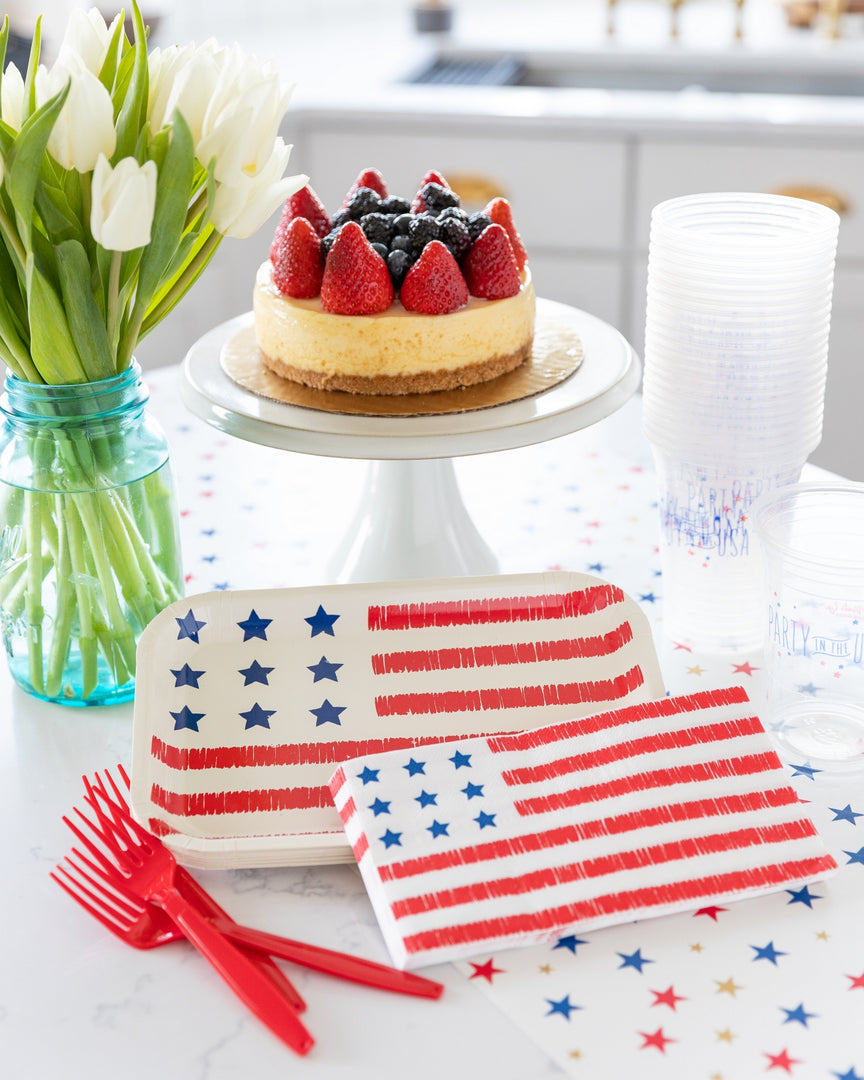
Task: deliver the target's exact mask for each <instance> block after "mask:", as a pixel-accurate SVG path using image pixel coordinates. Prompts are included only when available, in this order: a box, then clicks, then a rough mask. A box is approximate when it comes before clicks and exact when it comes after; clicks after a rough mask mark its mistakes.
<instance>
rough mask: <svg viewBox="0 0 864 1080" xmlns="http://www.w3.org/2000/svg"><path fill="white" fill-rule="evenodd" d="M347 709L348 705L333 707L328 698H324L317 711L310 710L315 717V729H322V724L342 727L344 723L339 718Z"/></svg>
mask: <svg viewBox="0 0 864 1080" xmlns="http://www.w3.org/2000/svg"><path fill="white" fill-rule="evenodd" d="M347 708H348V706H347V705H331V704H330V702H329V701H328V700H327V698H324V701H323V702H322V704H321V705H320V706H319V707H318V708H317V709H310V710H309V712H311V713H312V715H313V716H314V717H315V727H321V725H322V724H337V725H338V726H339V727H341V726H342V721H341V720H340V719H339V717H340V715H341V714H342V713H343V712H345V710H346V709H347Z"/></svg>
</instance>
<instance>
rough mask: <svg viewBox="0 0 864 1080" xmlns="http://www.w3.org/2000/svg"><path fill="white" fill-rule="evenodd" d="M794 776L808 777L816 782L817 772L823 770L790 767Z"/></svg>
mask: <svg viewBox="0 0 864 1080" xmlns="http://www.w3.org/2000/svg"><path fill="white" fill-rule="evenodd" d="M789 768H790V769H792V770H793V771H792V775H793V776H806V777H807V778H808V779H809V780H814V779H815V778H816V777H815V774H816V773H817V772H822V770H821V769H814V768H812V767H811V766H810V765H790V766H789Z"/></svg>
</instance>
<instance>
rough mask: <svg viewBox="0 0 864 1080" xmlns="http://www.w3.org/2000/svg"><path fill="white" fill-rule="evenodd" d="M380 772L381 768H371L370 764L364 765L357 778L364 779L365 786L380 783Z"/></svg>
mask: <svg viewBox="0 0 864 1080" xmlns="http://www.w3.org/2000/svg"><path fill="white" fill-rule="evenodd" d="M379 772H381V770H380V769H370V768H369V766H368V765H364V766H363V772H358V773H357V779H358V780H362V781H363V787H366V785H367V784H378V783H380V781H379V779H378V773H379Z"/></svg>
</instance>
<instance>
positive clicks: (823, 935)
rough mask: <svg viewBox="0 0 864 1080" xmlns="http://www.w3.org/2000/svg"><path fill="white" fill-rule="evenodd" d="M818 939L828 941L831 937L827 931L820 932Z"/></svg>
mask: <svg viewBox="0 0 864 1080" xmlns="http://www.w3.org/2000/svg"><path fill="white" fill-rule="evenodd" d="M816 937H817V938H819V940H820V941H827V940H828V938H829V937H831V935H830V934H829V933H828V931H827V930H820V931H819V933H818V934H817V935H816Z"/></svg>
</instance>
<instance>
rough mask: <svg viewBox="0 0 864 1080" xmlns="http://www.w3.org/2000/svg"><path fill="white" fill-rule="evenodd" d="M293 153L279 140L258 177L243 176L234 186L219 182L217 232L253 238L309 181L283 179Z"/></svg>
mask: <svg viewBox="0 0 864 1080" xmlns="http://www.w3.org/2000/svg"><path fill="white" fill-rule="evenodd" d="M290 153H291V147H290V146H286V145H285V143H284V142H283V141H282V139H281V138H277V139H276V140H275V144H274V147H273V153H272V154H271V155H270V159H269V161H267V162H266V163H265V165H264V166H263V168H261V169H260V170H259V171H258V173H257V174H256V175H255V176H247V175H246V174H243V173H241V174H240V176H239V177H237V179H236V182H235V183H233V184H218V183H217V185H216V197H215V199H214V200H213V208H212V211H211V218H210V220H211V221H212V223H213V225H214V227H215V228H216V230H217V232H220V233H223V234H224V235H225V236H233V237H235V238H236V239H243V238H244V237H247V236H251V235H252V234H253V233H254V232H256V231H257V230H258V229H260V228H261V226H262V225H263V224H264V222H265V221H266V220H267V219H268V218H269V217H270V216H271V214H274V213H275V212H276V211H277V210H278V209H279V207H280V206H282V204H283V203H284V202H285V200H286V199H287V198H288V197H289V196H291V195H293V194H294V192H295V191H299V190H300V188H302V187H304V186H305V185H306V184H307V183H308V182H309V177H308V176H302V175H300V176H285V177H283V176H282V174H283V173H284V172H285V168H286V166H287V165H288V156H289V154H290Z"/></svg>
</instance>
